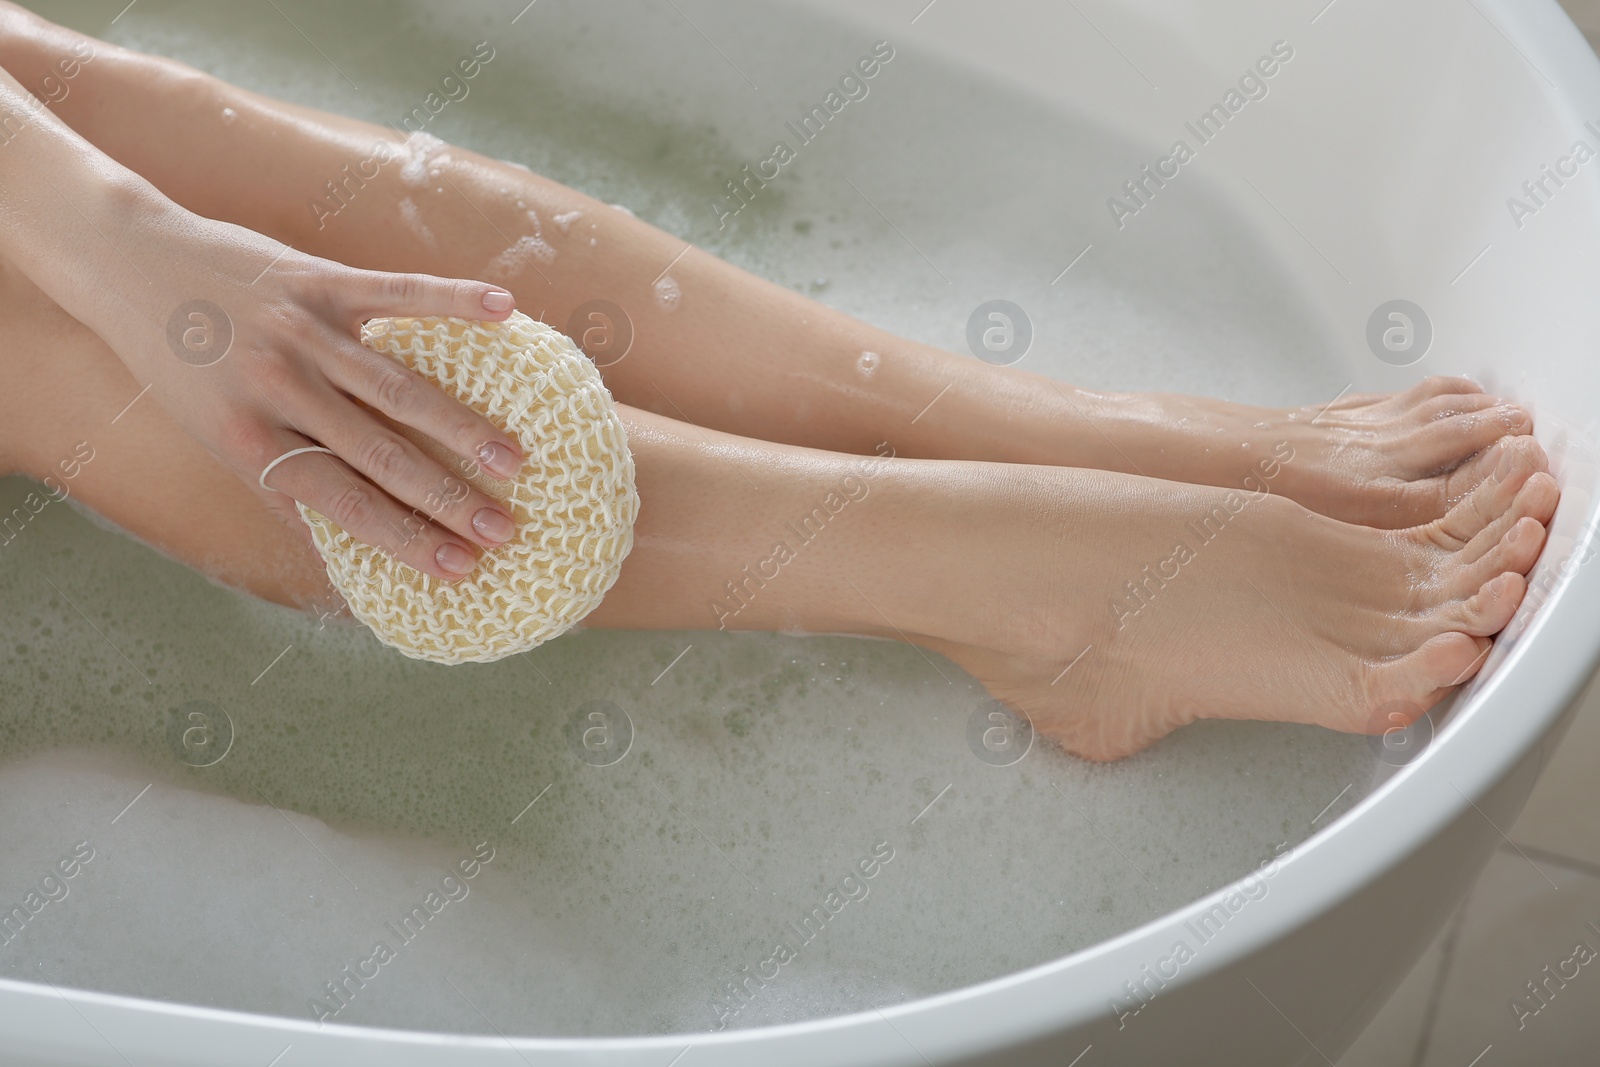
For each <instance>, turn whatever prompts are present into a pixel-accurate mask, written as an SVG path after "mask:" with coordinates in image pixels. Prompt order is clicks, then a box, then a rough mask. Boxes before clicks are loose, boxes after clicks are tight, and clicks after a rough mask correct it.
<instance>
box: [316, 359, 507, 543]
mask: <svg viewBox="0 0 1600 1067" xmlns="http://www.w3.org/2000/svg"><path fill="white" fill-rule="evenodd" d="M319 393H320V396H318V397H316V398H314V399H312V400H311V401H310V402H309V403H307V404H306V405H305V409H304V413H303V414H297V415H296V419H295V421H296V425H300V426H304V427H305V428H306V430H307V431H308V432H309V433H311V434H313V435H315V436H316V437H317V438H318V439H320V440H321V441H322V443H323V444H325V445H327V446H328V447H329V448H332V449H333V450H334V451H335V452H337V453H338V454H339V456H340V458H341V459H343V460H344V461H345V462H346V463H348V464H350V466H352V467H354V468H355V469H356V470H357V471H359V472H360V473H361V474H362V475H364V476H365V477H366V479H367V480H368V481H370V482H371V483H372V484H373V485H375V486H377V487H378V488H379V489H382V490H383V491H384V492H386V493H388V494H389V495H390V496H392V497H394V499H395V500H397V501H398V502H399V503H401V504H403V505H405V506H406V507H408V508H412V509H414V510H416V511H418V512H421V513H422V515H423V517H425V518H426V519H428V520H429V521H432V522H435V523H438V524H439V525H440V526H443V527H445V528H446V529H448V530H451V531H453V532H454V533H456V534H458V535H459V536H461V537H464V538H467V539H468V540H471V541H476V542H477V543H478V544H480V545H483V546H484V547H485V548H494V547H496V546H498V545H503V544H505V543H506V542H507V541H509V540H510V539H511V535H512V534H513V533H514V532H515V527H514V526H513V524H512V521H511V513H510V512H509V511H508V510H507V509H506V508H505V507H504V506H503V505H502V504H500V503H499V502H498V501H495V500H494V499H492V498H490V497H489V496H487V495H486V494H484V493H481V492H479V491H478V490H476V489H474V488H473V487H472V486H471V485H469V484H467V481H466V479H464V478H462V477H461V476H460V475H457V474H455V473H453V472H451V471H449V470H446V469H445V468H444V467H442V466H440V465H439V464H438V463H437V462H435V461H434V460H433V459H432V458H430V457H429V456H427V455H425V454H424V453H423V451H422V450H421V449H420V448H418V447H417V446H416V445H415V444H413V443H412V442H410V441H408V440H406V439H405V438H404V437H402V436H400V435H399V434H398V433H395V432H394V431H393V430H391V429H390V428H389V427H387V426H384V425H383V424H382V423H380V422H379V421H378V420H377V419H376V418H375V417H373V416H372V415H371V414H369V413H368V412H366V411H365V410H363V409H361V408H359V407H357V406H356V405H355V404H353V403H351V402H350V400H349V399H348V398H346V397H345V396H343V395H342V394H340V393H336V392H334V391H333V390H331V389H328V390H319ZM330 518H331V516H330Z"/></svg>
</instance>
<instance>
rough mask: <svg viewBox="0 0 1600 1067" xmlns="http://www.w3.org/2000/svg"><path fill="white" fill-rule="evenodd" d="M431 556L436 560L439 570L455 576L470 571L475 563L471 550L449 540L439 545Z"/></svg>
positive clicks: (463, 574)
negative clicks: (437, 549)
mask: <svg viewBox="0 0 1600 1067" xmlns="http://www.w3.org/2000/svg"><path fill="white" fill-rule="evenodd" d="M433 558H434V559H435V560H436V561H438V564H439V567H440V569H441V570H444V571H446V572H447V573H449V574H454V575H457V576H465V575H467V574H469V573H471V571H472V568H473V566H474V564H476V563H477V560H476V559H474V558H473V555H472V553H471V552H468V551H467V550H466V549H464V548H462V547H461V546H460V545H453V544H450V543H449V542H446V543H445V544H442V545H440V546H439V551H437V552H435V553H434V554H433Z"/></svg>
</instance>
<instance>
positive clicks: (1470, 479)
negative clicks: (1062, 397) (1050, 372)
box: [1079, 378, 1533, 529]
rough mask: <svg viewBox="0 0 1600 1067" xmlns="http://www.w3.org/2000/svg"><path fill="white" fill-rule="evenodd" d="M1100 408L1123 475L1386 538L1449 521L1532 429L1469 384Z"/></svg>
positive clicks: (1129, 402)
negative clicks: (1251, 492)
mask: <svg viewBox="0 0 1600 1067" xmlns="http://www.w3.org/2000/svg"><path fill="white" fill-rule="evenodd" d="M1097 399H1098V400H1099V404H1098V406H1096V407H1088V406H1086V403H1087V402H1084V401H1080V402H1079V407H1080V409H1081V413H1082V414H1085V415H1090V414H1091V412H1094V414H1092V415H1091V417H1092V418H1093V419H1094V420H1095V421H1096V423H1097V424H1098V427H1099V429H1100V430H1101V432H1102V433H1104V434H1105V435H1106V439H1107V440H1108V441H1109V442H1112V443H1114V445H1115V447H1116V448H1117V450H1118V451H1119V452H1120V453H1121V457H1120V458H1122V459H1123V460H1124V461H1125V462H1123V463H1117V462H1114V461H1113V462H1109V463H1107V464H1106V465H1107V466H1108V467H1110V468H1112V469H1127V468H1129V467H1132V468H1135V469H1136V470H1137V472H1138V473H1141V474H1145V475H1148V476H1150V477H1154V478H1168V479H1172V480H1174V481H1186V482H1195V483H1198V484H1201V485H1217V486H1227V487H1229V488H1237V487H1244V488H1255V489H1260V488H1266V489H1270V490H1271V491H1272V492H1275V493H1281V494H1282V495H1284V496H1287V497H1288V498H1289V499H1291V500H1294V501H1297V502H1299V503H1300V504H1303V505H1304V506H1305V507H1307V508H1309V509H1311V510H1312V511H1315V512H1318V513H1320V514H1323V515H1328V516H1330V517H1332V518H1336V519H1341V520H1343V521H1344V522H1351V523H1358V524H1360V525H1363V526H1376V527H1379V528H1382V529H1403V528H1405V527H1410V526H1417V525H1420V524H1422V523H1426V522H1431V521H1432V520H1434V519H1436V518H1439V517H1440V516H1441V515H1443V514H1444V513H1445V512H1446V511H1448V510H1449V509H1450V507H1451V505H1452V504H1454V503H1455V502H1456V501H1458V500H1460V499H1461V498H1462V497H1463V496H1465V495H1466V494H1467V493H1468V492H1470V491H1471V490H1472V488H1473V487H1474V486H1476V485H1477V484H1478V483H1479V482H1480V481H1482V480H1483V478H1484V476H1485V475H1486V474H1487V473H1488V472H1489V471H1492V470H1494V469H1495V466H1496V465H1497V464H1498V463H1499V461H1500V456H1501V452H1500V451H1499V448H1498V447H1497V442H1498V441H1500V440H1501V439H1502V438H1504V437H1506V436H1508V435H1518V434H1526V433H1529V432H1531V431H1532V428H1533V419H1532V417H1531V416H1530V415H1529V414H1528V412H1527V411H1526V410H1524V409H1523V408H1521V407H1519V406H1518V405H1516V404H1513V403H1510V402H1508V401H1505V400H1503V399H1501V398H1499V397H1495V396H1491V395H1489V394H1487V393H1485V392H1484V391H1483V390H1482V389H1481V388H1480V387H1479V386H1478V385H1477V384H1476V383H1475V382H1472V381H1469V380H1467V379H1465V378H1428V379H1426V380H1425V381H1422V382H1419V383H1418V384H1417V385H1415V386H1414V387H1412V388H1411V389H1408V390H1407V391H1405V392H1403V393H1392V394H1383V393H1374V394H1361V395H1349V396H1342V397H1340V398H1339V399H1337V400H1335V401H1334V402H1333V403H1331V404H1326V405H1320V404H1319V405H1312V406H1308V407H1303V408H1289V409H1281V410H1280V409H1271V408H1256V407H1248V406H1245V405H1241V404H1233V403H1229V402H1227V401H1222V400H1211V399H1206V398H1202V397H1187V396H1173V395H1159V394H1150V395H1143V396H1141V395H1137V394H1132V395H1120V396H1110V397H1103V398H1097Z"/></svg>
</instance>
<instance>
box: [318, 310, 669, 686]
mask: <svg viewBox="0 0 1600 1067" xmlns="http://www.w3.org/2000/svg"><path fill="white" fill-rule="evenodd" d="M361 343H362V344H364V345H366V346H367V347H368V348H372V349H376V350H377V351H380V352H387V353H389V354H390V355H392V356H394V357H396V358H397V359H399V360H400V362H402V363H404V364H405V365H406V366H408V367H410V368H411V369H412V370H414V371H416V372H418V373H419V374H421V375H422V376H423V377H424V378H429V379H432V380H434V381H436V382H438V383H439V384H440V385H441V386H442V387H443V388H444V390H445V391H446V392H447V393H450V394H451V395H453V396H455V397H456V398H457V399H458V400H460V401H462V402H463V403H465V404H467V405H469V406H470V407H472V408H474V409H476V410H477V411H479V412H482V413H483V414H484V415H486V416H488V418H489V420H490V421H491V422H493V423H494V424H495V425H497V426H500V427H502V428H504V429H505V430H506V432H507V433H509V434H511V435H512V436H513V437H515V438H516V439H517V440H518V442H519V443H520V444H521V446H522V450H523V454H524V455H525V456H527V460H526V462H525V463H524V464H523V466H522V470H521V472H520V473H519V474H518V475H517V477H516V478H515V479H514V480H513V481H509V482H506V481H500V480H498V479H496V478H494V477H492V476H490V475H489V474H488V473H487V472H485V471H483V470H482V469H481V468H478V467H477V466H476V465H469V464H465V463H463V462H462V461H461V460H460V459H459V458H457V457H455V456H454V455H453V454H452V453H450V452H448V451H447V450H446V449H444V448H443V446H441V445H439V444H438V442H436V441H433V440H432V439H431V438H427V437H425V436H423V435H421V434H418V433H416V432H415V431H410V430H408V429H405V428H402V431H401V432H404V433H406V436H407V437H409V438H411V439H412V440H413V441H415V442H416V443H417V445H418V446H419V447H421V448H423V449H424V450H425V451H427V452H428V453H429V454H430V455H432V456H433V457H434V458H435V459H437V460H439V461H440V462H441V463H442V464H443V465H444V466H445V467H446V468H447V469H449V470H451V471H453V472H454V473H456V474H457V475H458V476H459V477H460V478H461V479H462V480H463V481H466V482H469V483H471V484H472V485H473V486H474V487H475V488H477V489H479V490H481V491H483V492H484V493H486V494H488V495H489V496H491V497H494V498H496V499H497V500H499V501H501V502H502V503H503V504H505V505H506V506H507V508H508V509H509V510H510V512H511V517H512V519H513V520H514V521H515V522H516V525H517V530H516V533H515V534H514V535H513V537H512V539H511V540H510V541H509V542H507V543H506V544H504V545H501V546H500V547H499V548H497V549H494V550H492V551H488V552H485V553H484V554H483V556H482V558H480V560H479V561H478V566H477V568H476V569H475V570H474V571H473V572H472V573H471V574H469V575H468V576H467V577H466V578H464V579H462V580H461V581H459V582H455V583H451V582H443V581H440V580H438V579H436V578H433V577H430V576H429V575H426V574H422V573H420V572H419V571H416V570H413V569H412V568H411V567H409V566H407V565H406V564H404V563H401V562H399V561H398V560H395V559H393V558H391V557H390V556H389V555H387V554H386V553H384V552H383V551H382V550H380V549H377V548H373V547H372V546H370V545H365V544H361V543H360V542H358V541H355V540H354V539H353V538H351V537H350V535H349V534H347V533H345V532H344V530H342V529H340V528H339V527H338V526H336V525H334V524H333V523H332V522H331V521H329V520H328V519H326V518H324V517H323V516H321V515H319V514H317V513H316V512H314V511H312V510H311V509H309V508H307V507H305V506H304V505H301V506H300V516H301V518H303V519H304V520H305V522H306V525H308V526H310V527H311V537H312V540H313V541H314V542H315V544H316V546H317V551H318V552H320V553H321V554H322V558H323V560H324V562H326V564H327V568H328V578H329V579H330V580H331V581H332V582H333V585H334V587H335V588H336V589H338V590H339V592H340V593H341V594H342V595H343V596H344V598H345V600H346V601H347V602H348V603H349V605H350V610H351V612H352V613H353V614H354V615H355V617H356V618H357V619H360V620H361V621H362V622H364V623H366V624H367V625H368V626H369V627H371V628H372V630H373V632H374V633H376V634H377V635H378V638H379V640H381V641H383V643H384V644H386V645H390V646H392V647H394V648H397V649H399V650H400V651H401V652H403V653H405V654H406V655H408V656H411V657H413V658H415V659H426V660H432V661H433V662H435V663H467V662H489V661H491V660H497V659H501V658H503V657H505V656H512V655H515V654H517V653H518V652H526V651H527V650H528V649H530V648H534V647H536V646H537V645H540V644H542V643H544V642H545V641H548V640H549V639H550V638H552V637H555V636H557V635H558V634H561V633H563V632H564V631H566V630H567V629H569V628H570V627H572V626H573V625H574V624H575V623H577V622H578V620H580V619H582V618H583V617H584V616H585V615H587V614H588V613H589V612H590V611H592V610H594V608H595V606H596V605H597V604H599V603H600V598H601V597H603V596H605V594H606V591H607V590H609V589H610V588H611V586H612V583H614V582H615V581H616V580H617V574H618V573H619V572H620V570H621V569H622V560H623V558H624V557H626V556H627V554H628V550H629V549H631V548H632V547H633V522H634V518H635V517H636V516H637V514H638V511H639V496H638V493H636V492H635V491H634V486H633V457H632V455H631V454H630V453H629V452H628V439H627V435H626V434H625V433H624V431H623V428H622V422H621V420H620V419H619V418H618V417H617V412H616V408H615V407H614V406H613V404H612V401H611V394H610V393H609V392H607V391H606V387H605V384H604V383H603V382H602V381H601V379H600V372H599V371H597V370H595V368H594V364H593V363H591V362H590V361H589V360H588V358H587V357H585V356H584V354H583V352H582V351H581V350H580V349H579V348H578V347H577V345H575V344H573V343H572V341H571V340H569V339H568V338H567V337H566V335H564V334H562V333H559V332H558V331H556V330H553V329H551V328H550V327H549V326H546V325H545V324H544V323H542V322H536V321H534V320H533V319H530V318H528V317H527V316H526V315H524V314H522V313H521V312H513V313H512V315H511V317H510V318H508V319H507V320H506V321H505V322H470V321H467V320H464V319H437V318H433V319H374V320H372V321H371V322H368V323H367V324H366V325H365V326H363V327H362V328H361Z"/></svg>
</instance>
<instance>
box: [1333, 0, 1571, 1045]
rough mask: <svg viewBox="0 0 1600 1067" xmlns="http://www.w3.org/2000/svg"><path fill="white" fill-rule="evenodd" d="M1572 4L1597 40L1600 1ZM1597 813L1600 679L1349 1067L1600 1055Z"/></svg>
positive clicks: (1361, 1041) (1567, 2) (1370, 1028)
mask: <svg viewBox="0 0 1600 1067" xmlns="http://www.w3.org/2000/svg"><path fill="white" fill-rule="evenodd" d="M1563 6H1564V7H1566V9H1567V11H1568V13H1569V14H1571V15H1572V18H1573V21H1574V22H1576V23H1577V24H1578V26H1579V28H1581V29H1582V30H1583V31H1584V32H1585V33H1586V34H1587V35H1588V37H1589V40H1590V42H1591V43H1593V44H1595V45H1596V47H1597V50H1600V0H1564V2H1563ZM1597 816H1600V679H1596V681H1595V682H1592V683H1591V684H1590V686H1589V690H1588V692H1587V693H1586V694H1585V696H1584V704H1583V707H1582V708H1580V709H1579V711H1578V716H1577V719H1576V720H1575V721H1574V722H1573V724H1572V727H1571V729H1570V730H1569V732H1568V734H1567V737H1566V740H1565V742H1564V743H1563V745H1562V747H1561V751H1560V752H1559V753H1558V754H1557V755H1556V757H1555V758H1554V759H1553V760H1552V761H1551V763H1550V766H1549V768H1548V769H1547V770H1546V771H1545V774H1544V777H1543V778H1542V779H1540V782H1539V786H1538V788H1537V789H1536V790H1535V791H1534V794H1533V797H1532V799H1530V800H1529V802H1528V806H1527V808H1526V809H1525V810H1524V811H1523V813H1522V817H1521V818H1520V819H1519V820H1518V821H1517V823H1516V825H1515V826H1514V827H1513V828H1512V829H1511V832H1510V834H1509V835H1508V836H1509V837H1510V843H1509V844H1507V845H1505V846H1503V847H1502V848H1501V849H1500V851H1499V852H1497V853H1496V854H1495V856H1494V858H1493V859H1492V860H1490V862H1489V866H1488V868H1487V869H1486V870H1485V871H1484V872H1483V875H1482V876H1481V877H1480V878H1479V879H1478V881H1477V883H1476V884H1475V885H1474V886H1473V887H1472V891H1471V892H1470V893H1469V894H1468V896H1467V899H1466V901H1465V902H1464V903H1463V904H1462V905H1461V907H1460V908H1459V909H1457V911H1456V913H1455V914H1454V915H1452V916H1451V917H1450V919H1449V921H1448V922H1447V923H1446V924H1445V927H1444V930H1443V932H1442V933H1441V934H1440V935H1439V938H1438V939H1437V940H1436V941H1435V942H1434V943H1433V945H1432V946H1431V947H1430V948H1429V949H1428V951H1427V952H1426V953H1425V954H1424V955H1423V957H1422V959H1421V960H1419V961H1418V963H1417V965H1416V967H1415V968H1414V969H1413V970H1412V972H1411V974H1410V976H1409V977H1407V978H1406V980H1405V982H1404V983H1403V984H1402V985H1401V986H1400V989H1399V990H1398V991H1397V992H1396V993H1395V995H1394V996H1393V997H1392V998H1390V1000H1389V1003H1388V1004H1386V1005H1385V1006H1384V1009H1383V1011H1382V1012H1381V1013H1379V1015H1378V1017H1377V1018H1376V1019H1374V1020H1373V1021H1372V1025H1370V1026H1368V1027H1367V1029H1366V1032H1365V1033H1363V1034H1362V1035H1361V1037H1360V1039H1359V1040H1357V1042H1356V1044H1355V1045H1354V1046H1353V1047H1352V1048H1351V1049H1350V1051H1349V1052H1347V1053H1345V1055H1344V1057H1343V1058H1342V1059H1341V1060H1340V1061H1339V1067H1504V1065H1515V1067H1524V1065H1526V1067H1568V1065H1572V1067H1595V1065H1597V1064H1600V955H1597V953H1600V817H1597ZM1590 923H1593V924H1594V925H1593V926H1591V925H1590ZM1580 946H1581V947H1580ZM1584 960H1588V962H1583V961H1584ZM1546 968H1548V970H1546ZM1563 976H1566V977H1563ZM1530 982H1532V983H1534V984H1535V985H1536V986H1537V987H1538V989H1537V997H1536V996H1535V995H1534V992H1533V991H1530V989H1529V987H1528V983H1530ZM1518 1004H1520V1009H1519V1008H1518V1007H1517V1005H1518Z"/></svg>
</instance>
